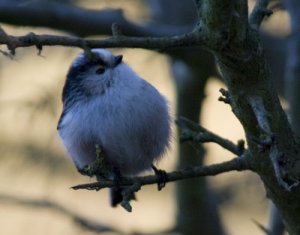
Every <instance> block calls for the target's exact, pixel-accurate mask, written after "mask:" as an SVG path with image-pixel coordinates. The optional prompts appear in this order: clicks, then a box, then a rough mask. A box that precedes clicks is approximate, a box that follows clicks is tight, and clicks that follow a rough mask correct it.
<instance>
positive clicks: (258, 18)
mask: <svg viewBox="0 0 300 235" xmlns="http://www.w3.org/2000/svg"><path fill="white" fill-rule="evenodd" d="M268 3H269V0H256V3H255V6H254V8H253V10H252V13H251V15H250V17H249V23H250V25H252V27H253V28H255V29H258V28H259V26H260V24H261V22H262V21H263V19H264V18H265V17H266V16H270V15H272V13H273V12H272V11H271V10H268V9H267V7H268Z"/></svg>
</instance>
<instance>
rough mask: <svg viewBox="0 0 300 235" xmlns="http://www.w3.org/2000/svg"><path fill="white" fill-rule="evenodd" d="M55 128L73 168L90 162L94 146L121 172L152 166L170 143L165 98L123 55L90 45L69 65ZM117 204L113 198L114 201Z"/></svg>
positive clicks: (130, 172) (127, 173) (137, 171)
mask: <svg viewBox="0 0 300 235" xmlns="http://www.w3.org/2000/svg"><path fill="white" fill-rule="evenodd" d="M62 99H63V112H62V115H61V117H60V120H59V123H58V132H59V135H60V137H61V139H62V140H63V143H64V145H65V147H66V149H67V151H68V153H69V155H70V156H71V158H72V159H73V161H74V163H75V165H76V166H77V168H79V169H81V168H83V167H84V166H86V165H89V164H91V163H93V162H94V160H95V158H96V151H95V145H99V146H101V148H102V149H103V150H104V152H105V156H106V157H107V158H106V159H105V160H106V161H107V163H108V164H109V165H110V166H111V167H112V168H113V169H116V170H117V171H118V172H119V173H120V174H121V175H135V174H138V173H140V172H142V171H144V170H147V169H150V168H151V166H152V163H153V162H154V161H155V160H157V159H159V158H160V157H161V156H162V155H163V154H164V152H165V151H166V149H167V148H168V145H169V137H170V117H169V113H168V106H167V102H166V100H165V99H164V97H163V96H162V95H160V93H159V92H158V91H157V90H156V89H155V88H154V87H153V86H151V85H150V84H149V83H148V82H146V81H145V80H143V79H141V78H140V77H139V76H138V75H137V74H136V73H135V72H134V71H133V70H132V69H131V68H130V67H129V66H128V65H127V64H125V63H123V62H122V56H114V55H113V54H111V53H110V52H109V51H107V50H104V49H93V50H92V56H91V57H90V58H87V57H86V56H85V55H84V54H83V53H82V54H80V55H79V56H78V57H77V58H76V59H75V60H74V62H73V64H72V65H71V68H70V70H69V72H68V75H67V79H66V82H65V86H64V89H63V95H62ZM113 204H115V203H113Z"/></svg>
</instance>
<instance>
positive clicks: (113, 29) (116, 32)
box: [111, 23, 123, 37]
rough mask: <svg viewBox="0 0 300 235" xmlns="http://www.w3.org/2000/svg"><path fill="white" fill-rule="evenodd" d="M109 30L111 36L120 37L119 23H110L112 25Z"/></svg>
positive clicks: (121, 34)
mask: <svg viewBox="0 0 300 235" xmlns="http://www.w3.org/2000/svg"><path fill="white" fill-rule="evenodd" d="M111 32H112V36H113V37H120V36H123V33H122V30H121V27H120V25H119V24H117V23H113V24H112V26H111Z"/></svg>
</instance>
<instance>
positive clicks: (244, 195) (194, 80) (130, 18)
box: [0, 0, 290, 235]
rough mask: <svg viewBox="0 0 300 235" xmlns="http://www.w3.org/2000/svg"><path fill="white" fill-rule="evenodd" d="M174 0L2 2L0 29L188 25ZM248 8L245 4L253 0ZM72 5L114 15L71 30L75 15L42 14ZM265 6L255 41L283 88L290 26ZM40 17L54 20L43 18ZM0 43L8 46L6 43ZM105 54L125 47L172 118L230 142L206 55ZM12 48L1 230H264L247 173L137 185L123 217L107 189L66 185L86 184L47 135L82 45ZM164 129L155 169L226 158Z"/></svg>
mask: <svg viewBox="0 0 300 235" xmlns="http://www.w3.org/2000/svg"><path fill="white" fill-rule="evenodd" d="M183 2H184V1H180V0H179V1H172V4H170V1H167V0H164V1H155V0H149V1H139V0H127V1H124V0H114V1H105V0H103V1H95V0H90V1H42V0H36V1H33V0H32V1H7V2H6V1H1V3H0V13H1V12H4V11H9V9H10V11H11V12H10V15H7V16H6V15H5V14H4V15H3V14H2V16H1V17H0V21H1V22H3V23H1V27H2V28H3V29H4V30H5V31H6V32H7V33H8V34H11V35H15V36H17V35H24V34H27V33H29V32H35V33H36V34H60V35H64V34H67V33H71V34H73V35H80V36H86V37H87V36H89V37H95V36H96V37H97V38H98V37H99V35H107V34H109V33H108V32H109V31H110V25H111V24H110V23H113V22H114V21H116V22H118V23H120V26H121V29H124V34H128V35H134V34H135V32H136V34H138V35H143V34H144V35H150V36H151V35H154V36H164V35H166V36H168V35H172V34H177V33H179V32H185V31H186V30H187V29H191V28H192V26H193V24H194V22H195V19H196V13H195V9H194V8H193V7H194V6H193V2H192V1H186V2H185V3H184V4H183ZM10 4H15V5H14V6H13V7H12V6H11V5H10ZM249 4H250V8H251V7H252V2H250V3H249ZM8 6H10V7H11V8H8ZM70 6H71V7H75V6H76V7H78V9H83V10H84V9H92V10H94V11H95V12H86V11H84V12H82V13H81V14H83V16H84V14H88V13H89V14H94V13H96V14H99V15H100V14H102V13H103V9H113V11H111V12H110V15H113V14H114V13H116V12H119V10H118V9H122V14H121V18H122V19H120V18H117V19H114V18H113V19H110V20H108V22H107V23H106V25H102V26H101V27H102V28H101V27H100V26H99V28H96V29H95V32H83V31H80V30H79V31H80V32H79V31H78V32H77V33H76V27H77V28H80V27H81V24H83V23H84V22H83V21H80V20H79V21H76V22H74V25H75V26H76V27H75V29H72V28H71V27H69V26H68V25H66V26H63V25H60V26H55V24H54V23H53V24H51V22H50V21H49V22H48V21H43V20H42V19H43V18H45V17H46V16H48V15H47V11H48V10H49V11H51V10H53V9H55V7H59V8H56V11H61V12H63V13H65V14H66V15H67V16H68V14H70V15H71V13H72V9H73V8H72V9H71V8H70V9H69V8H67V7H70ZM52 7H53V9H52ZM39 8H41V9H44V10H45V12H43V11H41V12H40V13H39V14H40V15H39V14H38V12H37V11H36V12H35V14H36V15H34V14H33V13H34V12H33V11H32V13H31V14H29V16H28V14H27V16H26V14H25V13H24V12H27V11H29V10H30V9H35V10H36V9H39ZM20 9H21V10H20ZM64 9H66V11H65V12H64V11H63V10H64ZM76 9H77V8H76ZM274 9H275V13H274V14H273V15H272V16H271V17H270V18H268V19H267V20H266V21H265V23H264V24H263V27H262V41H263V44H264V45H265V49H266V53H267V58H268V60H269V63H270V67H271V69H272V71H273V73H272V74H273V77H274V83H275V84H276V86H277V87H278V91H279V93H280V94H283V93H284V92H283V85H282V84H283V77H284V70H285V60H286V43H287V39H286V38H287V35H288V34H289V32H290V31H289V27H288V25H289V24H288V15H287V13H286V10H285V9H283V8H281V7H278V6H275V4H274ZM67 10H70V11H69V12H68V11H67ZM18 11H21V12H23V13H24V15H22V14H20V13H18ZM14 13H15V14H16V15H14ZM79 13H80V12H79ZM79 13H78V15H77V17H79V15H80V14H79ZM106 13H107V12H106ZM7 14H8V13H7ZM49 16H50V14H49ZM67 16H66V17H67ZM30 17H32V19H31V20H32V21H31V23H30V20H29V19H28V18H30ZM39 17H41V20H40V21H39ZM118 17H120V12H119V15H118ZM50 19H51V21H53V22H55V20H58V21H59V20H60V18H59V17H58V16H56V15H53V14H52V18H51V17H50ZM40 24H44V27H41V26H42V25H40ZM58 24H59V23H58ZM77 24H78V26H77ZM130 24H131V25H130ZM128 25H129V26H130V27H127V26H128ZM36 26H39V27H36ZM64 27H65V28H64ZM82 27H84V26H82ZM95 27H96V26H95ZM56 29H58V30H56ZM154 29H155V30H154ZM97 30H98V31H97ZM143 30H144V31H143ZM0 49H1V51H2V52H3V51H6V50H7V49H6V48H5V47H4V46H1V48H0ZM112 51H113V52H115V53H117V54H123V55H124V57H123V58H124V61H125V62H126V63H128V64H129V65H130V66H131V67H132V68H133V69H134V70H135V71H137V73H138V74H139V75H141V76H142V77H143V78H144V79H145V80H147V81H149V82H150V83H151V84H153V85H154V86H155V87H156V88H157V89H158V90H159V91H160V92H161V93H162V94H163V95H164V96H165V97H166V98H167V100H168V101H169V104H170V109H171V113H172V116H173V118H174V119H175V118H176V117H177V116H178V115H183V116H186V117H188V118H190V119H192V120H195V121H199V120H200V122H201V125H202V126H204V127H205V128H207V129H209V130H211V131H213V132H215V133H217V134H219V135H220V136H223V137H225V138H228V139H230V140H232V141H234V142H237V141H238V140H239V139H243V138H244V136H243V130H242V127H241V125H240V124H239V122H238V121H237V119H236V118H235V117H234V115H233V113H232V112H231V109H230V107H229V106H228V105H225V104H224V103H222V102H219V101H218V97H219V96H220V93H219V91H218V90H219V89H220V88H224V85H223V84H222V82H221V80H220V79H219V76H218V72H217V69H216V67H215V64H214V60H213V57H212V56H211V54H209V53H208V52H205V51H202V50H200V49H198V48H192V49H180V50H172V51H164V52H163V53H162V52H155V51H147V50H141V49H118V50H116V49H113V50H112ZM16 52H17V53H16V56H15V57H13V58H12V59H10V58H9V57H7V56H5V55H0V89H1V92H0V131H1V136H0V153H1V154H0V218H1V219H0V227H1V231H0V234H12V235H13V234H32V235H35V234H45V235H48V234H49V235H50V234H51V235H52V234H64V235H67V234H95V233H97V232H99V231H101V230H102V229H103V230H111V231H108V232H104V233H105V234H120V233H136V234H138V233H145V234H150V233H153V234H162V233H164V232H165V233H170V234H200V232H203V233H201V234H206V235H207V234H208V235H210V234H211V235H219V234H231V235H238V234H243V235H247V234H251V235H254V234H263V232H262V231H261V230H260V228H259V227H258V226H257V224H256V223H255V221H257V222H259V223H261V224H263V225H267V223H268V210H267V208H268V200H267V199H266V195H265V191H264V189H263V186H262V184H261V182H260V180H259V178H258V177H257V176H256V175H254V174H252V173H249V172H239V173H226V174H222V175H219V176H216V177H210V178H206V179H193V180H186V181H183V182H180V183H176V184H175V183H169V184H167V186H166V188H164V189H163V190H162V191H161V192H158V191H157V189H156V185H153V186H147V187H143V188H142V190H141V191H139V192H138V194H137V198H138V200H137V201H136V202H133V212H132V213H127V212H126V211H125V210H124V209H122V208H120V207H118V208H111V207H110V206H109V203H108V190H106V189H104V190H101V191H99V192H95V191H86V190H81V191H74V190H72V189H70V187H71V186H74V185H77V184H81V183H88V182H94V179H90V178H88V177H84V176H81V175H80V174H79V173H78V172H77V171H76V169H75V167H74V165H73V163H72V162H71V160H70V159H68V157H67V155H66V154H65V152H64V149H63V147H62V144H61V142H60V140H59V138H58V136H57V132H56V125H57V121H58V118H59V116H60V112H61V109H62V104H61V92H62V87H63V84H64V80H65V75H66V73H67V71H68V68H69V66H70V63H71V61H72V60H73V59H74V57H75V56H76V55H77V53H79V52H80V50H79V49H77V48H67V47H44V48H43V50H42V52H41V55H38V51H37V49H36V48H19V49H17V51H16ZM282 101H283V104H284V105H286V104H285V103H286V102H285V101H284V99H282ZM173 130H174V132H173V140H172V147H171V148H170V150H169V152H168V154H167V155H166V156H165V158H164V159H163V160H162V161H161V162H160V163H159V164H158V167H159V168H162V169H165V170H167V171H172V170H175V169H176V168H182V167H185V166H189V165H194V164H211V163H216V162H222V161H224V160H228V159H230V158H232V157H235V156H233V155H232V154H231V153H229V152H227V151H226V150H224V149H222V148H220V147H219V146H216V145H214V144H206V145H204V148H202V147H201V146H195V145H191V144H183V145H181V146H180V145H178V137H177V130H176V127H175V125H174V128H173ZM148 173H149V174H152V172H148ZM95 230H97V231H95ZM166 231H167V232H166Z"/></svg>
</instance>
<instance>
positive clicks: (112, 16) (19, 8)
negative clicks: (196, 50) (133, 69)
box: [0, 0, 192, 37]
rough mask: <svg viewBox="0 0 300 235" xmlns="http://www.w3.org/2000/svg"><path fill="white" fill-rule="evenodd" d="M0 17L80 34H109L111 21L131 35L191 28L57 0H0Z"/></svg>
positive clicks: (149, 34) (183, 31)
mask: <svg viewBox="0 0 300 235" xmlns="http://www.w3.org/2000/svg"><path fill="white" fill-rule="evenodd" d="M0 21H1V22H5V23H8V24H13V25H21V26H33V27H48V28H52V29H56V30H57V29H58V30H64V31H66V32H68V33H71V34H74V35H78V36H81V37H86V36H90V35H99V34H102V35H103V34H107V35H110V34H111V30H110V28H111V25H112V24H113V23H117V24H118V25H120V26H121V27H122V30H123V31H124V32H125V33H126V34H127V35H134V36H157V37H158V36H159V37H161V36H171V35H178V34H182V33H186V32H189V31H191V30H192V25H186V26H177V25H176V26H171V25H164V24H158V23H154V22H147V23H142V24H140V23H139V24H137V23H134V22H132V21H129V20H128V19H126V18H125V17H124V15H123V11H122V10H121V9H105V10H91V9H84V8H81V7H77V6H74V5H71V4H66V3H62V2H59V1H43V2H39V1H31V2H30V3H27V4H16V3H15V2H14V1H9V0H8V1H7V0H3V1H1V3H0ZM74 22H76V23H74Z"/></svg>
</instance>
